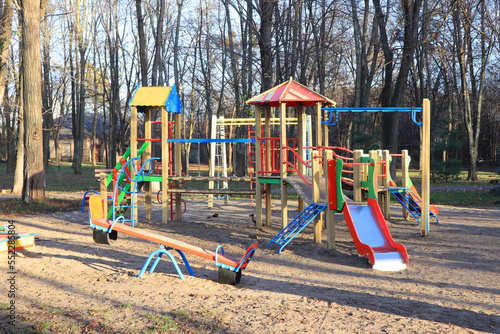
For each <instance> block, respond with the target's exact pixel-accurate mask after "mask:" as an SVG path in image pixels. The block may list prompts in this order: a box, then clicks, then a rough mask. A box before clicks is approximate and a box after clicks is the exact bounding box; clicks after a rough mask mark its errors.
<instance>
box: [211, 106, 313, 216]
mask: <svg viewBox="0 0 500 334" xmlns="http://www.w3.org/2000/svg"><path fill="white" fill-rule="evenodd" d="M302 116H303V118H304V119H303V120H302V124H305V126H306V131H305V132H303V136H304V138H302V140H303V141H304V143H305V145H306V147H307V146H310V143H311V141H312V140H311V133H312V130H311V116H310V115H306V114H303V115H302ZM279 122H280V119H279V118H277V117H273V118H271V119H270V120H269V126H271V127H276V126H278V125H279V124H280V123H279ZM285 122H286V126H287V127H289V126H293V125H298V121H297V118H296V117H287V118H286V120H285ZM211 124H212V128H211V138H212V139H214V140H225V139H226V135H225V134H226V127H229V133H231V132H232V128H233V127H237V126H246V127H247V133H248V139H249V140H250V141H249V142H248V161H249V167H248V175H249V176H250V189H254V188H253V186H254V184H255V181H254V180H255V168H254V166H255V162H256V150H255V126H256V123H255V119H254V118H225V117H224V116H221V117H217V116H216V115H212V123H211ZM264 126H265V124H264V123H263V122H261V127H260V128H261V132H263V131H264ZM210 145H211V146H210V154H211V158H210V166H209V176H211V177H217V178H219V177H223V178H226V177H227V165H228V164H227V154H226V151H227V150H226V142H225V141H222V142H217V141H214V142H212V143H211V144H210ZM292 146H294V140H293V139H292ZM276 149H277V148H276ZM311 152H312V150H311V149H310V148H309V149H304V153H305V157H306V159H310V156H311ZM306 174H307V175H310V168H307V169H306ZM221 186H222V189H227V187H228V183H227V181H222V182H220V181H215V186H214V181H209V189H214V187H215V188H217V189H220V188H221ZM215 199H224V204H228V200H229V195H225V196H223V197H221V198H215ZM250 199H251V202H252V204H253V195H250ZM213 200H214V198H213V196H212V195H209V200H208V207H209V208H212V207H213Z"/></svg>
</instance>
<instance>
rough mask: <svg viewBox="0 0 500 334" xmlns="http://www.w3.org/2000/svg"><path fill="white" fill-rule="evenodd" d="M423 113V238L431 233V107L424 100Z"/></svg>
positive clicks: (421, 224)
mask: <svg viewBox="0 0 500 334" xmlns="http://www.w3.org/2000/svg"><path fill="white" fill-rule="evenodd" d="M422 109H423V111H422V153H421V155H422V218H421V219H420V228H421V232H422V236H423V237H425V236H427V234H428V233H429V188H430V171H431V119H430V118H431V105H430V101H429V100H428V99H424V105H423V108H422Z"/></svg>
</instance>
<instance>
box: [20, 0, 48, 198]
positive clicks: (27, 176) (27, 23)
mask: <svg viewBox="0 0 500 334" xmlns="http://www.w3.org/2000/svg"><path fill="white" fill-rule="evenodd" d="M22 16H23V27H22V35H23V36H22V38H23V47H22V55H23V67H24V68H25V69H26V68H29V71H27V70H24V71H23V77H24V79H23V87H24V92H23V101H24V106H25V107H26V110H25V123H24V126H25V140H24V145H25V148H26V152H25V153H26V159H25V164H24V184H23V194H22V198H23V201H25V202H30V201H31V200H41V199H44V198H45V172H44V169H43V145H42V137H43V133H42V132H43V130H42V129H43V127H42V69H41V61H40V60H41V54H40V22H41V10H40V0H24V1H23V6H22Z"/></svg>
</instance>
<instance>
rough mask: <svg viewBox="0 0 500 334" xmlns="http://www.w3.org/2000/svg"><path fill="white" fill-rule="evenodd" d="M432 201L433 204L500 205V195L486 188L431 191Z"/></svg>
mask: <svg viewBox="0 0 500 334" xmlns="http://www.w3.org/2000/svg"><path fill="white" fill-rule="evenodd" d="M430 202H431V204H433V205H451V206H465V207H468V206H469V207H474V206H493V207H500V196H496V195H495V194H493V193H492V192H491V191H490V190H485V189H478V190H477V191H472V190H453V191H431V198H430ZM495 203H497V204H495Z"/></svg>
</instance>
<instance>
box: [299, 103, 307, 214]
mask: <svg viewBox="0 0 500 334" xmlns="http://www.w3.org/2000/svg"><path fill="white" fill-rule="evenodd" d="M305 116H306V115H305V114H304V112H303V109H302V105H298V106H297V128H298V132H299V133H298V138H297V142H298V145H297V153H298V154H299V157H300V158H301V159H302V160H306V159H305V151H304V146H305V145H304V144H305V142H306V131H305V130H306V118H305ZM298 167H299V172H300V173H301V174H302V175H306V166H304V165H303V164H302V163H300V162H299V164H298ZM303 210H304V199H303V198H302V197H300V196H299V212H302V211H303Z"/></svg>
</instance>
